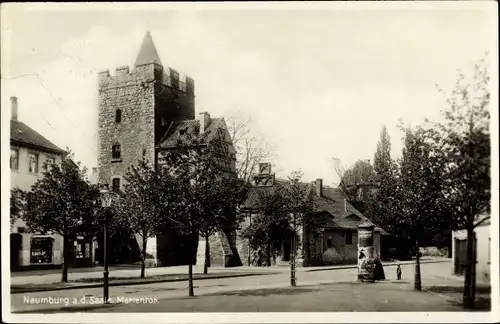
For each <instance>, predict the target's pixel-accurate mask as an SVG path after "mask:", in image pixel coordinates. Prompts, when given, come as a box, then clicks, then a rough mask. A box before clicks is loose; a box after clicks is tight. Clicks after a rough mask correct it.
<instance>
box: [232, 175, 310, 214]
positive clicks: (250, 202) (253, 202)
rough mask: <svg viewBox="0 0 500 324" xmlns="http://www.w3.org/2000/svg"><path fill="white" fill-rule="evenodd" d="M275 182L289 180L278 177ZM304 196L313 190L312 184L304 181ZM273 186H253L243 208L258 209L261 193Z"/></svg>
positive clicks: (285, 182) (283, 182)
mask: <svg viewBox="0 0 500 324" xmlns="http://www.w3.org/2000/svg"><path fill="white" fill-rule="evenodd" d="M275 183H277V184H279V185H285V186H286V185H288V183H289V182H288V181H286V180H282V179H276V180H275ZM303 186H304V197H306V194H307V193H308V192H309V190H311V184H307V183H304V184H303ZM270 190H272V187H251V188H250V190H249V191H248V193H247V199H246V200H245V203H244V204H243V205H242V206H241V207H242V208H243V209H257V208H258V204H259V194H260V192H262V191H270Z"/></svg>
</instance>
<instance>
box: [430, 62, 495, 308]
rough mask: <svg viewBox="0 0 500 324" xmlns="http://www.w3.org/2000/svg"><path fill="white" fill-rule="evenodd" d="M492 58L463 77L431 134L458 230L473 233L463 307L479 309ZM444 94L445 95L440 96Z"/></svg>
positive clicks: (488, 182)
mask: <svg viewBox="0 0 500 324" xmlns="http://www.w3.org/2000/svg"><path fill="white" fill-rule="evenodd" d="M487 59H488V55H486V56H485V57H484V58H483V59H482V60H481V61H480V62H479V63H478V64H476V65H475V66H474V72H473V73H472V75H469V76H466V75H465V74H464V73H459V75H458V79H457V82H456V84H455V87H454V89H453V90H452V91H451V93H450V94H447V100H446V103H447V107H446V108H445V109H444V110H443V111H442V113H443V117H444V120H443V121H442V122H437V123H436V122H434V123H430V125H429V126H430V127H429V128H428V133H429V134H430V135H432V136H431V139H432V140H433V143H434V145H435V147H436V151H440V152H442V154H443V159H445V160H446V161H447V165H446V172H445V177H446V179H445V180H446V195H447V200H448V202H449V203H448V210H449V215H450V218H451V220H452V223H453V224H452V227H453V228H455V229H456V228H463V229H465V230H466V231H467V237H468V240H467V267H466V272H465V278H464V296H463V303H464V307H466V308H473V307H474V300H475V288H474V287H475V278H473V269H474V264H475V260H474V250H473V249H474V237H475V234H474V229H475V228H476V227H477V226H478V225H480V224H481V223H482V222H485V221H487V220H488V219H489V218H490V216H489V214H490V213H491V210H490V199H491V179H490V163H491V146H490V145H491V144H490V129H489V124H490V90H489V79H490V77H489V72H488V65H487ZM440 91H442V90H440Z"/></svg>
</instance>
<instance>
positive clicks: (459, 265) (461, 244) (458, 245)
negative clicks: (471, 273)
mask: <svg viewBox="0 0 500 324" xmlns="http://www.w3.org/2000/svg"><path fill="white" fill-rule="evenodd" d="M466 261H467V240H459V239H455V264H454V268H455V274H456V275H457V276H461V275H463V274H464V273H465V265H466Z"/></svg>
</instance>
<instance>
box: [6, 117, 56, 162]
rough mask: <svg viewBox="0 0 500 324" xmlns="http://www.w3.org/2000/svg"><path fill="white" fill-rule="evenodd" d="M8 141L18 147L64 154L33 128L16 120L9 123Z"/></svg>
mask: <svg viewBox="0 0 500 324" xmlns="http://www.w3.org/2000/svg"><path fill="white" fill-rule="evenodd" d="M10 141H11V143H13V144H16V145H19V146H25V147H33V148H37V149H40V150H42V151H48V152H51V153H55V154H63V153H64V150H62V149H61V148H59V147H58V146H57V145H55V144H54V143H52V142H51V141H49V140H48V139H46V138H45V137H43V136H42V135H41V134H40V133H38V132H37V131H35V130H34V129H33V128H31V127H29V126H28V125H26V124H25V123H23V122H20V121H17V120H11V121H10Z"/></svg>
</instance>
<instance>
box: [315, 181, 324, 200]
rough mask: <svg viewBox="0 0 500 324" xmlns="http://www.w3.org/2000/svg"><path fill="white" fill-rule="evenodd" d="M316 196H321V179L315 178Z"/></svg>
mask: <svg viewBox="0 0 500 324" xmlns="http://www.w3.org/2000/svg"><path fill="white" fill-rule="evenodd" d="M316 196H319V197H321V196H323V179H316Z"/></svg>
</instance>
